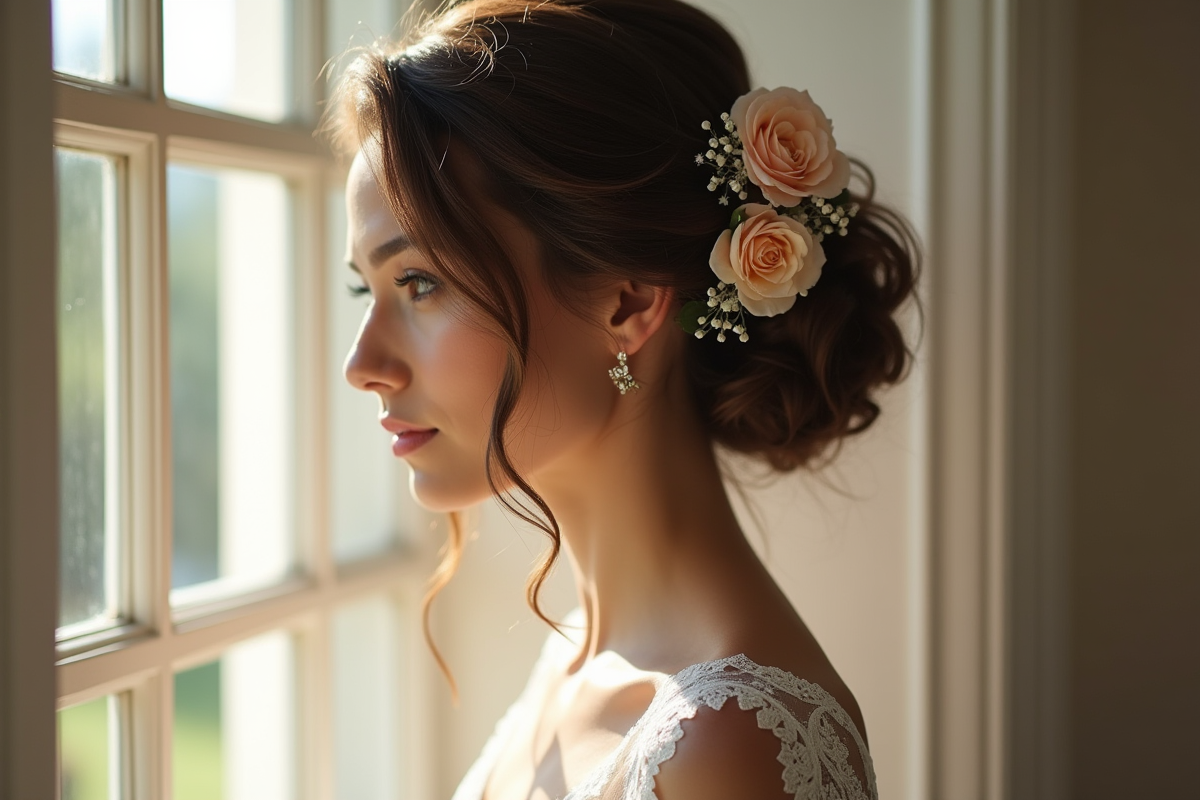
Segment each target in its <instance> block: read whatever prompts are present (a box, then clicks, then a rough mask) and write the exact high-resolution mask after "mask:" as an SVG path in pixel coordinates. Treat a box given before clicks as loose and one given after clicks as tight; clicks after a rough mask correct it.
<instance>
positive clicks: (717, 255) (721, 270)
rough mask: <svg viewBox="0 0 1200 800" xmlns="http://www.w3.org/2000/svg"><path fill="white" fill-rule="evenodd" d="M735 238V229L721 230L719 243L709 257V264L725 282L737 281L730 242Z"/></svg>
mask: <svg viewBox="0 0 1200 800" xmlns="http://www.w3.org/2000/svg"><path fill="white" fill-rule="evenodd" d="M732 239H733V231H731V230H729V229H728V228H726V229H725V230H723V231H721V235H720V236H718V237H717V243H716V244H715V245H713V249H712V253H711V254H710V255H709V257H708V266H709V267H710V268H711V269H712V271H713V273H714V274H715V275H716V276H717V280H719V281H722V282H724V283H737V280H738V276H737V273H736V272H734V271H733V264H732V263H730V260H729V254H730V243H731V241H732Z"/></svg>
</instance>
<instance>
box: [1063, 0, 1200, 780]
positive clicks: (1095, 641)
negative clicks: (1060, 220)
mask: <svg viewBox="0 0 1200 800" xmlns="http://www.w3.org/2000/svg"><path fill="white" fill-rule="evenodd" d="M1076 15H1077V18H1076V45H1075V47H1076V69H1075V75H1076V84H1075V93H1076V107H1075V132H1074V138H1075V143H1076V147H1075V153H1074V155H1075V157H1074V163H1073V165H1072V167H1073V171H1074V175H1075V179H1074V185H1073V197H1074V202H1075V208H1074V217H1075V224H1074V231H1073V232H1074V237H1075V242H1074V249H1075V257H1074V263H1073V265H1072V272H1071V275H1070V295H1069V298H1070V299H1069V302H1070V319H1071V339H1072V343H1071V349H1070V360H1071V365H1070V366H1071V376H1072V386H1071V414H1070V417H1069V418H1070V419H1071V421H1072V422H1071V428H1070V438H1071V445H1070V457H1069V469H1070V471H1071V478H1070V492H1071V494H1070V500H1071V506H1072V525H1071V540H1070V554H1069V560H1070V570H1071V575H1070V587H1071V589H1070V611H1069V615H1070V616H1069V626H1070V629H1071V638H1070V670H1069V676H1070V682H1069V683H1070V686H1071V690H1070V696H1069V712H1068V713H1069V720H1070V721H1069V725H1068V729H1067V734H1068V736H1069V740H1070V744H1069V752H1070V773H1071V774H1070V776H1069V779H1070V784H1071V787H1072V791H1071V797H1073V798H1079V800H1084V799H1085V798H1086V800H1103V799H1104V798H1114V799H1115V798H1127V797H1185V796H1192V797H1194V796H1196V793H1197V791H1200V790H1198V789H1197V786H1196V778H1195V775H1194V770H1192V769H1191V768H1190V766H1188V767H1186V768H1185V765H1190V764H1192V763H1193V762H1194V760H1195V758H1196V753H1197V752H1200V725H1198V723H1197V720H1200V636H1198V632H1200V621H1198V616H1200V416H1198V414H1200V256H1198V255H1197V253H1198V252H1200V250H1198V247H1197V236H1196V232H1197V230H1200V186H1198V184H1200V149H1198V148H1200V47H1197V43H1196V36H1197V34H1200V4H1197V3H1195V2H1192V1H1191V0H1155V1H1154V2H1139V3H1129V2H1121V0H1086V1H1084V0H1080V1H1079V2H1077V3H1076Z"/></svg>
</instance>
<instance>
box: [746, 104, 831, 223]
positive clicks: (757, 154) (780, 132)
mask: <svg viewBox="0 0 1200 800" xmlns="http://www.w3.org/2000/svg"><path fill="white" fill-rule="evenodd" d="M731 116H732V118H733V122H734V124H735V125H737V130H738V135H740V136H741V138H742V149H743V150H744V151H745V154H744V156H743V160H744V161H745V163H746V172H747V174H748V175H749V177H750V180H751V181H753V182H754V183H755V185H757V186H758V187H759V188H760V189H762V193H763V196H764V197H766V198H767V200H768V201H770V203H771V204H772V205H776V206H794V205H796V204H797V203H799V202H800V201H801V200H802V199H803V198H805V197H807V196H808V195H814V194H815V195H817V196H818V197H837V196H838V195H839V194H840V193H841V192H842V190H843V189H845V188H846V186H847V185H848V184H849V183H850V161H849V160H848V159H847V158H846V156H845V154H844V153H842V152H841V151H840V150H838V149H837V143H836V142H835V141H834V139H833V123H832V122H830V121H829V118H828V117H826V116H825V112H823V111H821V107H820V106H818V105H817V104H816V103H814V102H813V101H812V98H810V97H809V96H808V92H798V91H796V90H795V89H790V88H788V87H786V86H784V87H780V88H778V89H774V90H772V91H769V92H768V91H767V90H766V89H755V90H754V91H752V92H750V93H749V94H744V95H742V96H741V97H739V98H738V99H737V102H736V103H734V104H733V112H732V115H731Z"/></svg>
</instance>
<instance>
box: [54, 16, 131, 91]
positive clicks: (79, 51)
mask: <svg viewBox="0 0 1200 800" xmlns="http://www.w3.org/2000/svg"><path fill="white" fill-rule="evenodd" d="M50 9H51V14H52V15H53V26H54V68H55V69H56V70H58V71H59V72H69V73H71V74H72V75H81V76H83V77H85V78H91V79H93V80H97V81H112V80H116V78H117V70H116V37H115V36H114V32H115V31H116V27H117V26H116V24H115V12H116V9H115V6H114V2H113V0H52V2H51V3H50Z"/></svg>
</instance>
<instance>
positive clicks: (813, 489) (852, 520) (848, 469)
mask: <svg viewBox="0 0 1200 800" xmlns="http://www.w3.org/2000/svg"><path fill="white" fill-rule="evenodd" d="M696 4H697V5H699V6H701V7H703V8H705V9H707V10H708V11H710V12H711V13H713V14H715V15H716V16H717V17H718V18H719V19H721V20H722V21H723V22H725V23H726V24H727V25H728V26H729V28H730V29H731V30H732V31H733V33H734V35H735V36H737V37H738V39H739V40H740V41H741V43H742V45H743V47H744V48H745V49H746V52H747V54H748V56H749V58H750V62H751V69H752V76H753V80H754V81H755V82H756V83H757V84H759V85H764V86H767V87H774V86H779V85H790V86H795V87H797V88H807V89H809V90H811V92H812V94H813V97H814V99H815V100H816V101H817V102H818V103H820V104H821V105H822V107H823V108H824V109H825V111H826V112H827V113H828V114H829V115H830V117H831V118H832V119H833V120H834V124H835V133H836V135H837V137H838V143H839V145H840V146H841V147H842V148H843V149H845V150H846V151H847V152H849V153H850V154H852V155H855V156H857V157H859V158H861V159H863V160H864V161H866V162H867V164H869V165H870V166H871V168H872V169H873V170H874V172H875V175H876V179H877V181H878V183H879V187H880V192H879V193H880V196H881V197H882V198H884V199H885V200H886V201H888V202H890V203H892V204H894V205H896V206H897V207H898V208H899V209H900V210H901V211H903V212H905V213H907V214H909V215H910V217H913V218H914V219H915V221H917V222H918V223H920V222H922V208H923V204H924V198H923V193H924V181H925V175H926V172H927V170H926V167H925V164H924V154H925V152H926V150H927V135H926V133H925V130H926V127H925V125H926V119H927V111H926V108H925V94H924V90H923V87H924V86H925V82H926V65H925V61H924V52H925V50H924V40H923V38H922V37H923V35H924V34H923V31H924V30H925V26H924V24H923V23H924V20H923V14H924V5H923V0H903V1H900V0H859V1H858V2H853V3H848V2H829V0H742V1H741V2H735V0H696ZM923 402H924V401H923V393H922V391H921V375H920V373H918V374H917V375H915V376H914V379H912V380H910V381H909V382H908V383H907V384H905V385H903V386H902V387H900V388H899V389H896V390H894V391H892V392H891V393H890V394H889V395H888V396H887V397H886V398H885V399H884V402H883V407H884V413H883V416H882V418H881V419H880V421H879V423H878V424H877V425H876V427H875V428H873V429H872V430H871V431H870V432H869V433H868V434H866V435H865V436H863V437H862V439H861V441H858V442H855V443H853V444H851V445H850V446H848V447H847V448H846V449H845V451H844V452H843V453H842V456H841V458H840V459H839V461H838V462H837V464H836V465H835V467H834V468H833V469H831V470H829V471H827V472H826V473H824V474H822V475H819V476H814V475H811V474H801V475H795V476H790V477H787V478H785V479H782V480H779V481H777V482H776V483H775V484H774V485H773V486H770V487H766V488H762V487H760V488H755V489H752V491H751V492H750V494H751V497H752V499H753V503H754V505H755V506H756V507H757V508H758V510H759V512H761V516H762V519H763V521H764V522H765V530H766V536H765V542H766V550H765V552H764V555H765V558H766V561H767V563H768V565H769V566H770V567H771V569H772V571H773V573H774V574H775V576H776V578H777V579H778V580H779V581H780V583H781V585H782V586H783V587H784V589H785V591H786V592H787V593H788V596H789V597H790V598H791V600H792V601H793V603H794V604H795V605H796V607H797V609H798V610H799V611H800V613H801V615H802V616H803V617H804V618H805V620H806V621H807V622H808V624H809V625H810V626H811V627H812V629H813V630H814V632H815V633H816V635H817V637H818V638H819V640H820V641H821V643H822V644H823V646H824V647H825V649H826V651H827V652H828V653H829V655H830V658H831V659H832V660H833V663H834V665H835V666H836V667H837V668H838V670H839V671H840V672H841V673H842V675H843V677H845V679H846V680H847V681H848V683H849V685H850V687H851V689H852V690H853V691H854V692H855V695H856V696H857V698H858V700H859V703H860V704H861V706H862V709H863V713H864V715H865V717H866V722H867V727H868V733H869V736H870V741H871V750H872V753H873V756H874V759H875V766H876V770H877V773H878V777H879V789H880V795H881V796H883V797H888V798H903V797H910V798H916V797H918V796H920V795H921V794H923V792H922V791H921V789H920V787H921V782H922V781H923V780H924V776H923V774H922V770H921V765H922V764H924V763H925V753H924V752H923V749H922V748H923V742H924V741H925V737H924V733H923V725H924V719H923V709H924V708H925V698H924V696H923V694H922V689H921V687H922V686H923V685H924V683H923V680H924V679H923V675H924V674H925V661H924V654H925V653H926V642H925V638H924V637H925V632H924V626H923V624H922V620H923V619H924V618H925V614H926V608H925V600H924V593H923V592H924V589H923V586H924V580H923V577H922V573H921V572H920V569H921V565H922V564H923V563H924V553H925V548H926V533H925V524H924V509H923V507H922V505H921V502H920V498H922V497H923V496H924V486H923V479H924V475H925V465H924V459H925V452H924V450H923V446H922V442H923V441H924V436H923V434H922V429H921V421H922V419H923V418H924V411H923ZM743 519H744V522H745V524H746V525H747V527H748V528H749V529H751V530H752V531H754V530H757V527H756V525H755V522H754V521H753V519H751V517H750V516H749V515H745V514H743ZM753 538H756V537H755V535H754V534H753V533H752V539H753ZM758 538H760V539H761V538H764V537H758ZM542 545H543V539H542V537H540V535H537V534H535V533H532V532H528V531H520V530H518V529H516V528H514V527H513V526H512V525H511V524H510V523H509V522H507V521H506V520H505V519H504V518H503V517H502V516H501V515H500V514H499V513H498V512H497V511H496V510H495V509H492V508H488V509H485V511H484V514H483V516H482V518H481V520H480V524H479V526H478V530H477V538H476V540H475V541H473V542H472V543H471V545H470V547H469V549H468V553H467V556H466V559H465V561H464V564H463V569H462V572H461V574H460V575H459V577H458V578H456V580H455V582H454V583H453V584H452V585H451V587H450V588H449V589H448V590H447V592H446V593H445V595H444V596H443V598H441V599H440V600H439V608H438V620H439V622H440V623H441V624H440V625H439V626H438V630H439V634H438V635H439V638H440V641H441V642H442V643H443V644H444V645H445V649H446V654H447V656H448V657H449V658H450V660H451V663H452V664H453V666H454V669H455V671H456V675H457V677H458V679H459V682H460V687H461V691H462V705H461V707H460V708H458V709H455V710H450V709H449V703H448V700H447V701H446V703H445V706H444V708H445V711H444V712H442V715H441V725H442V728H441V731H440V736H441V745H442V747H441V752H443V753H444V754H445V758H444V760H443V761H442V763H441V764H440V765H439V767H438V770H439V774H440V782H439V784H438V785H439V792H438V794H439V796H449V794H450V793H451V792H452V791H453V788H454V786H455V785H456V784H457V782H458V780H459V778H460V777H461V776H462V773H463V772H464V771H465V769H466V768H467V766H468V765H469V764H470V763H471V761H472V760H473V759H474V758H475V756H476V755H477V753H478V750H479V748H480V746H481V745H482V743H483V741H484V739H486V737H487V734H488V733H489V732H490V730H491V726H492V724H493V722H494V720H495V719H496V718H497V717H498V716H499V715H500V714H501V713H502V712H503V710H504V708H505V707H506V706H507V704H508V702H509V701H510V700H511V699H512V697H513V696H514V695H515V694H516V692H517V691H519V689H520V687H521V686H522V685H523V683H524V680H525V677H526V674H527V671H528V668H529V665H530V664H531V663H532V661H533V659H534V657H535V656H536V650H537V648H538V647H539V646H540V644H541V642H542V641H543V640H544V638H545V635H546V628H545V626H544V625H542V624H541V623H540V622H539V621H538V620H537V619H536V618H534V617H533V615H532V614H531V612H529V611H528V610H527V609H526V608H525V604H524V599H523V598H524V595H523V587H524V577H525V575H526V573H527V572H528V570H529V569H530V566H531V564H532V563H533V561H534V559H535V558H536V556H537V554H538V553H539V552H540V550H541V548H542ZM566 572H567V570H565V569H562V570H560V575H559V576H558V579H557V580H556V581H555V582H554V584H553V586H552V587H551V588H550V589H549V590H548V591H547V594H546V596H547V599H548V602H547V606H548V608H549V609H551V610H553V611H555V612H559V613H561V612H564V611H566V610H568V609H569V608H570V607H571V605H572V604H573V602H574V594H573V589H572V588H571V587H570V585H569V583H568V580H569V579H568V578H567V577H566V576H565V573H566Z"/></svg>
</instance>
